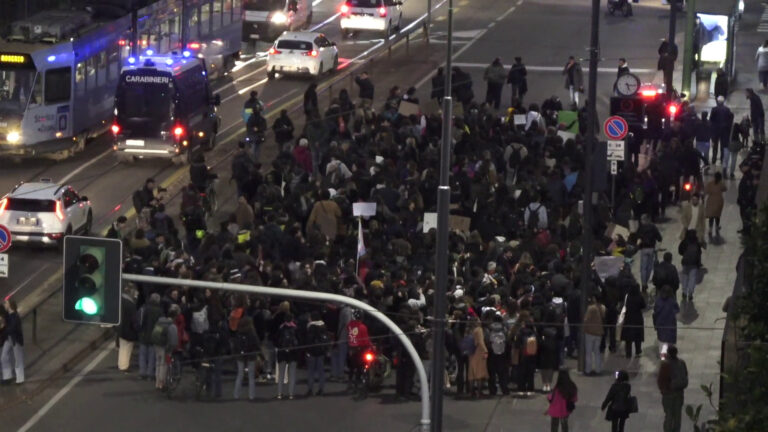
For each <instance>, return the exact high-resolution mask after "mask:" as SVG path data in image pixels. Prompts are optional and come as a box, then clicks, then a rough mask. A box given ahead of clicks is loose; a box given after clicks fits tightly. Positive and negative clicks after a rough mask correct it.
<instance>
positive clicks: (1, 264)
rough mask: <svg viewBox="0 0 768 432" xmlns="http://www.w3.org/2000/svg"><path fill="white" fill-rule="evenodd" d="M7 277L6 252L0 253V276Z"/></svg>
mask: <svg viewBox="0 0 768 432" xmlns="http://www.w3.org/2000/svg"><path fill="white" fill-rule="evenodd" d="M7 277H8V254H0V278H7Z"/></svg>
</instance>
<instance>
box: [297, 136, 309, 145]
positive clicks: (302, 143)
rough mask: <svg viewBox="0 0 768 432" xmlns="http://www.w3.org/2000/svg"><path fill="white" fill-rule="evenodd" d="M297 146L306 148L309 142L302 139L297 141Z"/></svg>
mask: <svg viewBox="0 0 768 432" xmlns="http://www.w3.org/2000/svg"><path fill="white" fill-rule="evenodd" d="M299 145H300V146H302V147H306V146H308V145H309V140H308V139H306V138H302V139H300V140H299Z"/></svg>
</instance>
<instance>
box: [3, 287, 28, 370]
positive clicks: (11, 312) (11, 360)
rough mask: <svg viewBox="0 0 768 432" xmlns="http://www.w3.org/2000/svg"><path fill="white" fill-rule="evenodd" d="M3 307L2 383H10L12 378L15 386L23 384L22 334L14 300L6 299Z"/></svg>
mask: <svg viewBox="0 0 768 432" xmlns="http://www.w3.org/2000/svg"><path fill="white" fill-rule="evenodd" d="M3 306H4V307H5V313H6V315H5V330H4V332H3V333H4V336H5V341H4V342H3V345H2V352H1V353H0V366H1V367H2V378H3V382H10V381H11V380H12V379H13V378H14V377H15V378H16V384H22V383H24V333H22V329H21V317H19V311H18V306H17V305H16V300H14V299H12V298H8V299H6V300H5V302H4V303H3Z"/></svg>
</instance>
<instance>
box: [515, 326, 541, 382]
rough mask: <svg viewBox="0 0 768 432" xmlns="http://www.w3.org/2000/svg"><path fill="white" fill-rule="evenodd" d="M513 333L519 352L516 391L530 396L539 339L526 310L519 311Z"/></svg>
mask: <svg viewBox="0 0 768 432" xmlns="http://www.w3.org/2000/svg"><path fill="white" fill-rule="evenodd" d="M515 326H516V327H517V330H516V331H514V334H515V344H516V345H517V348H518V351H519V352H520V358H519V360H518V362H519V364H518V373H517V391H518V393H523V394H525V395H527V396H530V395H531V394H532V393H533V387H534V386H533V378H534V374H535V373H536V356H537V355H538V353H539V339H538V335H537V334H536V328H535V327H534V325H533V319H532V318H531V315H530V314H529V313H528V312H527V311H522V312H520V316H519V317H518V320H517V323H515Z"/></svg>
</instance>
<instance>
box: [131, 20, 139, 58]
mask: <svg viewBox="0 0 768 432" xmlns="http://www.w3.org/2000/svg"><path fill="white" fill-rule="evenodd" d="M138 55H139V11H138V10H136V9H133V10H132V11H131V57H136V56H138Z"/></svg>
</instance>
